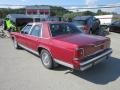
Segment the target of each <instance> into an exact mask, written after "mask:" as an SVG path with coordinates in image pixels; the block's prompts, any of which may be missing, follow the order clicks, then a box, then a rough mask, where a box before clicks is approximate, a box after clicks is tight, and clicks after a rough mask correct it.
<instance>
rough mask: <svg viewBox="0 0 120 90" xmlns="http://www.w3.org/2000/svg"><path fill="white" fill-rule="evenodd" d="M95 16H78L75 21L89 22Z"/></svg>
mask: <svg viewBox="0 0 120 90" xmlns="http://www.w3.org/2000/svg"><path fill="white" fill-rule="evenodd" d="M91 17H93V16H76V17H75V18H74V19H73V20H87V19H89V18H91Z"/></svg>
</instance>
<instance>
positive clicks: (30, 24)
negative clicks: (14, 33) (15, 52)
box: [21, 24, 33, 35]
mask: <svg viewBox="0 0 120 90" xmlns="http://www.w3.org/2000/svg"><path fill="white" fill-rule="evenodd" d="M29 25H31V24H27V25H26V26H25V27H24V28H23V29H22V30H21V31H24V29H25V28H26V27H27V26H29ZM32 28H33V25H31V28H30V30H29V32H28V34H25V35H29V34H30V31H31V29H32Z"/></svg>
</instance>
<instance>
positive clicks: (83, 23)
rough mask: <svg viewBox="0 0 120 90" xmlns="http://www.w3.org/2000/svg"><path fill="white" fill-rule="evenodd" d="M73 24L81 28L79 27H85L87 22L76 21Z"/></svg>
mask: <svg viewBox="0 0 120 90" xmlns="http://www.w3.org/2000/svg"><path fill="white" fill-rule="evenodd" d="M73 24H75V25H77V26H79V25H85V21H83V20H75V21H73Z"/></svg>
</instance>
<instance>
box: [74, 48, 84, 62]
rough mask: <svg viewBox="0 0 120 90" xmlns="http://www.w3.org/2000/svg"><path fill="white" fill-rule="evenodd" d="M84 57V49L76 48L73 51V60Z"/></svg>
mask: <svg viewBox="0 0 120 90" xmlns="http://www.w3.org/2000/svg"><path fill="white" fill-rule="evenodd" d="M83 56H84V49H83V48H78V49H76V51H75V58H74V60H80V59H81V58H83Z"/></svg>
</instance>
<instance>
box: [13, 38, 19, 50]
mask: <svg viewBox="0 0 120 90" xmlns="http://www.w3.org/2000/svg"><path fill="white" fill-rule="evenodd" d="M13 43H14V48H15V49H20V46H19V45H18V42H17V41H16V39H14V40H13Z"/></svg>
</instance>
